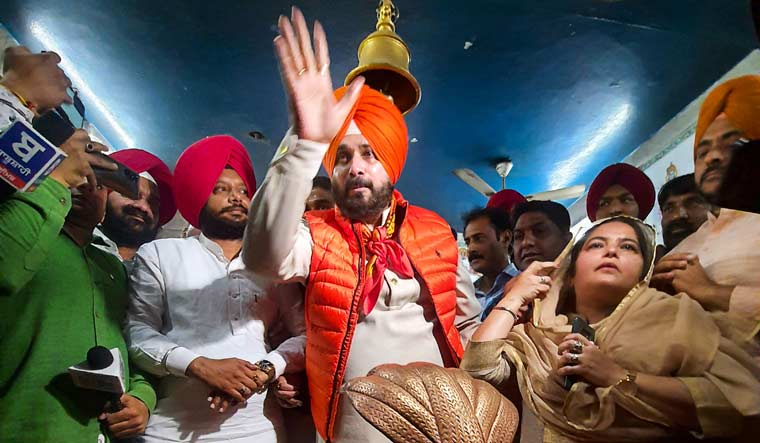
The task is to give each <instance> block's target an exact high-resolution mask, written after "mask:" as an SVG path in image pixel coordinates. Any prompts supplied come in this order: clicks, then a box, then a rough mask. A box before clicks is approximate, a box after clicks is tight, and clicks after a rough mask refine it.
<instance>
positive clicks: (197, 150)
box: [124, 135, 305, 443]
mask: <svg viewBox="0 0 760 443" xmlns="http://www.w3.org/2000/svg"><path fill="white" fill-rule="evenodd" d="M255 189H256V179H255V177H254V174H253V165H251V159H250V157H249V156H248V153H247V152H246V150H245V147H244V146H243V145H242V144H241V143H240V142H239V141H237V140H235V139H234V138H232V137H230V136H226V135H217V136H213V137H207V138H204V139H202V140H199V141H197V142H196V143H194V144H193V145H191V146H190V147H188V148H187V149H186V150H185V152H183V153H182V155H181V156H180V158H179V160H178V161H177V165H176V167H175V168H174V198H175V201H176V203H177V208H178V209H179V211H180V213H181V214H182V216H183V217H184V218H185V219H186V220H187V221H189V222H190V223H191V224H192V225H193V226H197V227H198V228H200V230H201V233H200V235H198V236H197V237H190V238H182V239H162V240H157V241H154V242H151V243H148V244H145V245H143V246H142V247H141V248H140V249H139V250H138V252H137V256H136V258H135V262H134V264H133V269H132V272H131V276H130V283H131V284H130V304H129V309H128V314H127V325H126V327H125V331H124V332H125V335H126V336H127V341H128V344H129V351H130V355H131V356H132V358H133V359H134V361H135V363H136V364H137V365H138V366H140V367H141V368H142V369H144V370H145V371H148V372H150V373H152V374H154V375H156V376H158V377H159V378H160V381H159V383H160V386H159V390H160V391H161V393H162V394H161V398H160V399H159V400H158V403H157V406H156V409H155V411H154V413H153V415H152V416H151V418H150V422H149V423H148V426H147V428H146V430H145V436H144V437H143V438H144V441H145V442H148V443H150V442H166V441H179V440H183V439H185V438H188V439H190V440H193V441H198V442H204V441H229V442H235V443H253V442H264V443H275V442H277V441H280V436H281V435H282V433H283V424H282V418H281V414H280V411H279V409H278V408H277V406H276V405H275V404H274V403H273V402H271V401H267V402H265V398H266V388H267V386H268V385H269V383H271V382H272V381H273V380H275V379H276V378H277V377H279V376H280V375H282V374H283V373H285V372H291V371H298V370H302V369H303V358H304V340H305V337H303V335H302V334H303V309H302V296H301V294H300V293H299V292H298V291H297V290H295V291H293V290H291V291H287V288H284V289H283V290H273V288H271V287H270V285H268V284H267V282H266V281H264V280H260V279H253V278H252V276H251V275H250V273H248V272H247V271H246V270H245V269H244V266H243V262H242V260H241V258H240V255H239V252H240V248H241V245H242V242H243V231H244V229H245V226H246V222H247V220H248V207H249V204H250V200H251V195H253V192H254V191H255ZM300 204H301V205H303V201H301V202H300ZM281 325H285V326H286V327H287V329H288V332H289V333H290V337H291V338H288V339H287V340H285V341H283V342H282V343H281V344H280V345H279V346H277V347H276V349H271V348H270V346H269V344H268V343H269V337H268V333H269V332H270V330H271V328H272V327H273V326H278V327H279V326H281Z"/></svg>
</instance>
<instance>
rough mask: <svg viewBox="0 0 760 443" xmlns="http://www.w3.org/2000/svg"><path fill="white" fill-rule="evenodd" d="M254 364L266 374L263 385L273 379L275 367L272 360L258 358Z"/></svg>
mask: <svg viewBox="0 0 760 443" xmlns="http://www.w3.org/2000/svg"><path fill="white" fill-rule="evenodd" d="M254 364H255V365H256V366H257V367H258V368H259V370H261V371H262V372H265V373H266V374H267V381H266V383H264V386H266V385H268V384H269V383H272V382H273V381H274V378H275V377H274V376H275V369H274V365H273V364H272V362H270V361H269V360H259V361H257V362H256V363H254Z"/></svg>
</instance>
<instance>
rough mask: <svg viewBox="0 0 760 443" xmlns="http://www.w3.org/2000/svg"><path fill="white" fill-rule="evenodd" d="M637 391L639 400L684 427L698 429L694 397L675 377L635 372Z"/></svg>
mask: <svg viewBox="0 0 760 443" xmlns="http://www.w3.org/2000/svg"><path fill="white" fill-rule="evenodd" d="M636 386H637V393H636V396H637V397H639V398H640V399H641V400H643V401H645V402H647V403H649V404H651V405H652V406H654V407H655V408H656V409H658V410H659V411H660V412H663V413H664V414H665V415H667V416H668V417H670V418H671V419H672V420H673V421H674V422H675V424H677V425H678V426H681V427H683V428H685V429H689V430H692V431H698V430H699V428H700V426H699V419H698V417H697V408H696V406H695V405H694V399H693V398H692V397H691V394H690V393H689V389H688V388H687V387H686V385H685V384H684V383H682V382H681V381H680V380H679V379H677V378H675V377H661V376H656V375H649V374H637V376H636Z"/></svg>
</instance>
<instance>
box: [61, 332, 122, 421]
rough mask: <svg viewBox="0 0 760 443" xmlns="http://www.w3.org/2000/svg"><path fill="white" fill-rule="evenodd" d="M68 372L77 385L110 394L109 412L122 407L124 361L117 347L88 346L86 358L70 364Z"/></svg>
mask: <svg viewBox="0 0 760 443" xmlns="http://www.w3.org/2000/svg"><path fill="white" fill-rule="evenodd" d="M69 374H70V375H71V378H72V380H73V381H74V384H75V385H76V386H77V387H80V388H83V389H91V390H95V391H100V392H106V393H109V394H111V395H110V397H111V408H109V409H110V412H116V411H118V410H120V409H121V408H122V405H121V402H120V401H119V399H120V398H121V395H122V394H123V393H124V362H123V361H122V359H121V353H120V352H119V349H118V348H113V349H111V350H109V349H106V348H104V347H103V346H94V347H92V348H90V350H89V351H87V359H86V360H85V361H83V362H81V363H79V364H77V365H74V366H70V367H69Z"/></svg>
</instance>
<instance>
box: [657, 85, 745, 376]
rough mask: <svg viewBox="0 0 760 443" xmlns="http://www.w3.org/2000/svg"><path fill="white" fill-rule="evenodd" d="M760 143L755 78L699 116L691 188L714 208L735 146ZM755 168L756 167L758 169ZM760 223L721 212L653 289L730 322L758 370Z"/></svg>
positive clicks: (669, 263)
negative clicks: (689, 300)
mask: <svg viewBox="0 0 760 443" xmlns="http://www.w3.org/2000/svg"><path fill="white" fill-rule="evenodd" d="M743 139H750V140H760V76H757V75H747V76H744V77H739V78H735V79H732V80H729V81H727V82H725V83H723V84H721V85H720V86H718V87H716V88H715V89H713V90H712V91H711V92H710V93H709V94H708V96H707V98H706V99H705V101H704V103H703V104H702V107H701V109H700V110H699V119H698V120H697V128H696V133H695V136H694V180H695V182H696V185H697V188H698V189H699V192H700V193H701V194H702V195H703V196H704V197H705V198H706V199H707V200H708V201H709V202H711V203H716V202H717V198H718V195H719V192H720V185H721V183H722V181H723V179H724V176H725V174H726V169H727V167H728V165H729V163H730V162H731V156H732V153H733V150H734V148H735V146H736V144H737V143H741V142H742V140H743ZM756 166H760V165H756ZM758 269H760V215H758V214H753V213H749V212H742V211H735V210H731V209H725V208H721V209H718V210H717V211H715V212H708V214H707V221H705V222H704V223H703V224H702V226H701V227H700V228H699V229H698V230H697V232H695V233H693V234H691V235H690V236H688V237H686V239H684V240H683V241H682V242H681V243H679V244H678V246H676V247H675V248H674V249H673V250H672V251H670V252H669V253H668V255H666V256H665V257H663V258H662V260H660V262H659V263H658V264H657V266H656V267H655V269H654V276H653V277H652V285H653V286H656V287H658V288H659V289H662V290H666V291H669V292H672V293H677V292H685V293H686V294H688V295H689V296H690V297H691V298H693V299H695V300H697V301H698V302H699V303H700V304H701V305H702V307H703V308H705V309H706V310H708V311H713V312H718V313H721V315H723V314H728V315H730V320H729V321H728V322H727V324H729V325H731V326H732V329H733V330H734V332H735V334H736V337H735V338H736V339H737V340H738V341H740V342H741V343H743V344H747V345H749V346H750V347H751V351H752V353H753V355H754V357H755V359H756V360H757V362H758V364H760V341H759V340H758V331H760V272H758Z"/></svg>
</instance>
